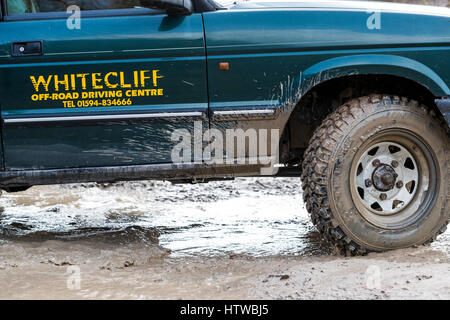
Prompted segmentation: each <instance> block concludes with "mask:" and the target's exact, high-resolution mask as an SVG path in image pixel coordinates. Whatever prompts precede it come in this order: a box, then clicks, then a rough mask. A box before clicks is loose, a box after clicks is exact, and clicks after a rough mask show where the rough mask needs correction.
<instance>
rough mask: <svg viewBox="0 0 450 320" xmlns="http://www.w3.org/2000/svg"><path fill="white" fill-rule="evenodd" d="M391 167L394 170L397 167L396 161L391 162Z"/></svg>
mask: <svg viewBox="0 0 450 320" xmlns="http://www.w3.org/2000/svg"><path fill="white" fill-rule="evenodd" d="M391 165H392V166H393V167H394V168H397V167H398V161H396V160H393V161H392V162H391Z"/></svg>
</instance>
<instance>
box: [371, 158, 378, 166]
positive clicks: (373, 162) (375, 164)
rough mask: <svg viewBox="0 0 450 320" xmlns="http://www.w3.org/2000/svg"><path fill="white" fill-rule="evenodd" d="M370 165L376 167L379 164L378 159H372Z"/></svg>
mask: <svg viewBox="0 0 450 320" xmlns="http://www.w3.org/2000/svg"><path fill="white" fill-rule="evenodd" d="M372 165H373V166H374V167H378V166H379V165H380V160H378V159H375V160H373V161H372Z"/></svg>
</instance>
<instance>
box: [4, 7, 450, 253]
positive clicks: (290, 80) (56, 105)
mask: <svg viewBox="0 0 450 320" xmlns="http://www.w3.org/2000/svg"><path fill="white" fill-rule="evenodd" d="M1 5H2V8H1V9H2V10H1V13H0V108H1V121H2V122H1V142H2V143H1V148H0V157H1V160H2V162H1V164H2V167H1V169H0V170H1V171H0V188H1V189H3V190H6V191H8V192H14V191H21V190H25V189H26V188H28V187H30V186H33V185H41V184H59V183H74V182H88V181H94V182H114V181H119V180H138V179H167V180H171V181H176V182H188V181H208V180H211V179H229V178H232V177H236V176H255V175H273V176H286V175H290V176H295V175H297V176H300V175H301V179H302V182H303V196H304V200H305V203H306V207H307V210H308V211H309V213H310V214H311V217H312V221H313V223H314V224H315V225H316V226H317V228H318V229H319V231H320V232H321V233H322V234H323V235H324V237H325V238H326V239H328V240H329V241H330V242H331V243H333V244H334V245H335V246H336V247H337V248H338V249H339V250H340V251H342V252H344V253H347V254H364V253H366V252H368V251H382V250H387V249H394V248H402V247H408V246H412V245H418V244H424V243H429V242H431V241H433V240H434V239H435V237H436V236H437V235H438V234H440V233H442V232H443V231H444V230H445V228H446V225H447V223H448V220H449V216H450V208H449V199H450V187H449V186H450V166H449V165H450V150H449V122H450V99H449V98H450V89H449V86H450V9H448V8H439V7H425V6H414V5H399V4H389V3H381V2H357V1H349V2H346V1H335V2H333V1H325V2H321V1H311V2H307V1H302V2H291V1H281V2H271V1H264V0H263V1H256V2H255V1H250V2H243V3H240V4H237V5H233V6H231V7H228V8H225V7H222V6H220V5H218V4H216V3H215V2H213V1H212V0H105V1H99V0H2V1H1ZM299 207H300V204H299Z"/></svg>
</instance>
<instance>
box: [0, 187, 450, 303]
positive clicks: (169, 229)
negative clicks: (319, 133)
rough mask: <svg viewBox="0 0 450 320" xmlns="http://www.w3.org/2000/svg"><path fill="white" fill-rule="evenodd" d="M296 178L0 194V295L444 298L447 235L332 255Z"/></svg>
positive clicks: (449, 271) (449, 269) (449, 289)
mask: <svg viewBox="0 0 450 320" xmlns="http://www.w3.org/2000/svg"><path fill="white" fill-rule="evenodd" d="M301 198H302V195H301V185H300V181H299V179H295V178H293V179H288V178H259V179H255V178H248V179H237V180H235V181H224V182H211V183H208V184H198V185H172V184H170V183H168V182H162V181H146V182H131V183H116V184H78V185H61V186H45V187H34V188H31V189H29V190H27V191H25V192H21V193H16V194H6V193H4V194H3V195H2V197H1V198H0V206H1V214H0V226H1V229H0V230H1V231H0V284H1V286H2V290H1V291H0V298H2V299H30V298H31V299H44V298H49V299H73V298H75V299H78V298H79V299H85V298H93V299H141V298H142V299H154V298H160V299H171V298H173V299H179V298H181V299H201V298H211V297H212V296H213V297H215V298H217V299H221V298H226V299H248V298H256V299H258V298H269V299H272V298H274V299H279V298H282V299H317V298H331V299H352V298H368V299H376V298H382V299H389V298H400V299H401V298H430V299H448V298H450V252H449V250H450V249H449V246H448V244H449V243H450V234H449V232H447V233H445V234H444V235H442V236H441V237H440V238H439V239H438V241H437V242H436V243H434V244H432V245H431V246H427V247H419V248H410V249H404V250H398V251H394V252H388V253H382V254H370V255H368V256H366V257H357V258H345V257H341V256H336V255H335V254H334V252H333V250H332V249H331V248H330V247H329V245H328V244H326V243H325V242H323V241H322V239H321V237H320V235H319V234H318V233H317V232H316V231H315V229H314V227H313V226H312V224H311V223H310V222H309V217H308V215H307V213H306V210H305V208H304V205H303V202H302V200H301Z"/></svg>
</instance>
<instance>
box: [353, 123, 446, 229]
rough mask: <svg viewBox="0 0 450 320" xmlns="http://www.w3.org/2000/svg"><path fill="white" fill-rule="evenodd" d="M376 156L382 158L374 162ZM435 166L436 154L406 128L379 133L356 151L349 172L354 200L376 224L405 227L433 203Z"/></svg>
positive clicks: (366, 217)
mask: <svg viewBox="0 0 450 320" xmlns="http://www.w3.org/2000/svg"><path fill="white" fill-rule="evenodd" d="M377 148H378V149H377ZM374 149H377V150H376V151H374ZM375 160H378V161H379V162H375V163H373V162H374V161H375ZM393 161H397V162H398V163H393ZM382 166H385V167H384V168H382ZM436 168H437V166H436V162H435V157H434V155H433V154H432V152H431V151H430V149H429V148H428V147H427V146H426V144H425V143H424V142H423V141H422V140H421V139H420V138H419V137H418V136H416V135H415V134H413V133H411V132H407V131H404V130H390V131H387V132H385V133H381V134H378V135H377V136H376V137H375V138H371V139H369V140H368V141H366V142H365V143H364V144H363V146H361V148H360V149H359V151H358V152H357V153H356V154H355V157H354V160H353V163H352V167H351V172H350V189H351V194H352V199H353V202H354V204H355V206H356V208H357V209H358V212H359V213H360V214H361V215H362V216H363V217H364V218H365V219H366V220H367V221H369V222H370V223H372V224H373V225H375V226H377V227H379V228H383V229H401V228H405V227H407V226H408V225H411V224H413V223H415V222H416V221H417V220H419V219H420V218H421V217H423V216H424V214H426V212H427V211H428V209H429V208H430V206H432V205H433V203H434V200H435V194H436V192H435V191H436V188H437V183H436V181H437V176H438V175H437V171H436V170H437V169H436ZM382 169H385V170H382ZM394 173H395V175H396V177H395V178H394V179H393V174H394ZM383 174H386V176H383ZM389 174H391V176H389ZM383 178H384V179H383ZM369 179H370V182H369V181H368V180H369ZM380 180H381V181H380ZM399 182H400V183H399ZM382 194H384V195H382Z"/></svg>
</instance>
